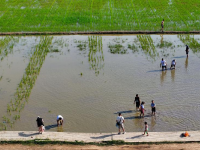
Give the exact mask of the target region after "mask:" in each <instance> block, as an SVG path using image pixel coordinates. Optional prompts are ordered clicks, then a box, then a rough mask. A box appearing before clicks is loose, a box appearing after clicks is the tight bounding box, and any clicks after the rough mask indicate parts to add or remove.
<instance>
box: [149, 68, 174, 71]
mask: <svg viewBox="0 0 200 150" xmlns="http://www.w3.org/2000/svg"><path fill="white" fill-rule="evenodd" d="M166 70H171V69H170V68H167V69H165V70H162V69H159V70H150V71H147V72H165V71H166Z"/></svg>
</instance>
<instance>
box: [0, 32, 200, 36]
mask: <svg viewBox="0 0 200 150" xmlns="http://www.w3.org/2000/svg"><path fill="white" fill-rule="evenodd" d="M90 34H92V35H93V34H94V35H95V34H97V35H98V34H99V35H100V34H110V35H112V34H200V31H188V32H187V31H164V32H160V31H95V32H0V35H1V36H3V35H90Z"/></svg>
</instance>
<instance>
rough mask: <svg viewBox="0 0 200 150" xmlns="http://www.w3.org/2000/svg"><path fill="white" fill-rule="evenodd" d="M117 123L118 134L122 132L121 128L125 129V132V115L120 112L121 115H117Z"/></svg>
mask: <svg viewBox="0 0 200 150" xmlns="http://www.w3.org/2000/svg"><path fill="white" fill-rule="evenodd" d="M116 125H117V126H118V129H119V133H118V134H121V131H120V129H121V128H122V130H123V134H125V133H126V132H125V129H124V117H123V116H122V115H121V113H119V116H117V120H116Z"/></svg>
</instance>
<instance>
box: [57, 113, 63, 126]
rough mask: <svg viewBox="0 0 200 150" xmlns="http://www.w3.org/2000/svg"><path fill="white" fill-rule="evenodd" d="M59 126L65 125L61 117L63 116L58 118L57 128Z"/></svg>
mask: <svg viewBox="0 0 200 150" xmlns="http://www.w3.org/2000/svg"><path fill="white" fill-rule="evenodd" d="M58 125H63V116H61V115H58V116H57V126H58Z"/></svg>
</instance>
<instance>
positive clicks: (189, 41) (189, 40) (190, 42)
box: [177, 35, 200, 53]
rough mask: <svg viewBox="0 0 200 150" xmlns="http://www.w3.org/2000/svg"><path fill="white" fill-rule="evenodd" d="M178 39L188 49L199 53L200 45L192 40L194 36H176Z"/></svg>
mask: <svg viewBox="0 0 200 150" xmlns="http://www.w3.org/2000/svg"><path fill="white" fill-rule="evenodd" d="M177 36H178V38H179V39H180V40H181V41H182V42H183V43H184V44H187V45H189V47H190V49H191V50H192V51H193V52H194V53H197V52H200V43H199V42H198V41H197V40H196V39H195V38H194V35H177Z"/></svg>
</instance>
